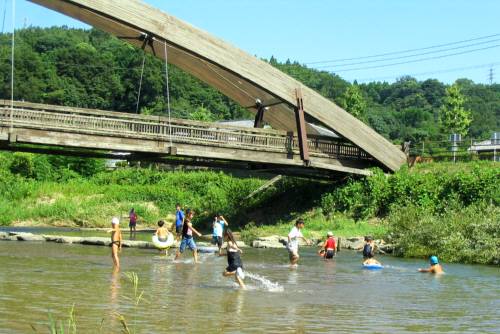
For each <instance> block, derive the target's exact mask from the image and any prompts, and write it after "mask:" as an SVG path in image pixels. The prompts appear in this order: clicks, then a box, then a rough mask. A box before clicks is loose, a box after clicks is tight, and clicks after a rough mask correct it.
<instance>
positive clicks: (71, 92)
mask: <svg viewBox="0 0 500 334" xmlns="http://www.w3.org/2000/svg"><path fill="white" fill-rule="evenodd" d="M10 52H11V51H10V35H8V34H2V35H0V59H1V60H0V78H1V79H0V80H1V81H0V98H4V99H10V95H11V92H10V67H11V63H10ZM143 54H144V53H143V51H142V50H140V49H137V48H134V47H132V46H130V45H128V44H126V43H124V42H122V41H120V40H119V39H117V38H114V37H112V36H110V35H108V34H106V33H104V32H102V31H99V30H97V29H91V30H82V29H72V28H67V27H53V28H36V27H29V28H26V29H22V30H19V31H17V32H16V49H15V64H16V66H15V79H16V80H15V88H14V98H15V99H17V100H25V101H30V102H40V103H48V104H57V105H67V106H78V107H86V108H99V109H107V110H114V111H122V112H136V105H137V97H138V90H139V82H140V77H141V72H142V61H143ZM291 57H293V56H291ZM268 61H269V62H270V63H271V64H272V65H273V66H275V67H277V68H279V69H280V70H282V71H283V72H285V73H288V74H289V75H291V76H292V77H294V78H296V79H297V80H299V81H301V82H303V83H304V84H305V85H307V86H309V87H311V88H313V89H315V90H316V91H318V92H319V93H321V94H322V95H324V96H325V97H327V98H329V99H331V100H332V101H334V102H335V103H337V104H339V105H340V106H342V107H344V108H345V109H347V110H348V111H349V112H351V113H353V114H354V115H355V116H356V117H359V118H360V119H362V120H363V121H364V122H366V123H367V124H369V125H370V126H371V127H373V128H374V129H375V130H376V131H378V132H379V133H381V134H382V135H384V136H385V137H386V138H388V139H390V140H392V141H394V142H402V141H408V140H410V141H413V142H418V141H422V140H442V139H445V138H446V137H447V136H448V134H449V133H447V132H446V131H444V130H443V129H442V124H441V122H440V116H439V113H440V110H441V109H442V108H443V104H444V103H445V101H446V98H447V89H448V88H449V87H450V85H446V84H444V83H442V82H440V81H438V80H436V79H428V80H425V81H418V80H416V79H415V78H412V77H409V76H404V77H401V78H400V79H399V80H397V81H396V82H394V83H387V82H371V83H366V84H357V83H356V82H354V83H350V82H348V81H346V80H344V79H342V78H341V77H340V76H338V75H335V74H332V73H330V72H326V71H318V70H315V69H311V68H308V67H306V66H304V65H301V64H299V63H298V62H291V61H289V60H287V61H285V62H280V61H278V60H276V59H275V58H271V59H269V60H268ZM169 68H170V72H169V73H170V76H169V78H170V96H171V101H172V115H173V117H178V118H189V119H196V120H204V121H214V120H227V119H245V118H250V117H252V115H251V114H250V113H249V112H248V111H247V110H245V109H244V108H242V107H241V106H239V105H237V104H236V103H234V102H232V101H231V100H230V99H229V98H227V97H225V96H224V95H222V94H221V93H219V92H218V91H216V90H215V89H213V88H211V87H209V86H207V85H206V84H204V83H202V82H200V81H199V80H198V79H196V78H194V77H192V76H191V75H189V74H187V73H184V72H183V71H181V70H179V69H178V68H176V67H175V66H170V67H169ZM455 86H456V87H458V89H459V91H460V93H461V94H462V95H463V97H464V103H463V107H464V109H465V110H467V111H468V112H469V113H470V116H471V123H470V125H468V128H467V131H468V135H469V136H470V137H472V138H489V137H490V136H491V133H492V132H493V131H498V130H499V129H500V84H492V85H485V84H477V83H474V82H472V81H471V80H468V79H459V80H457V82H456V83H455ZM166 100H167V99H166V80H165V74H164V64H163V62H162V61H161V60H159V59H156V58H154V57H153V56H150V55H148V56H146V59H145V66H144V75H143V80H142V89H141V94H140V100H139V108H138V109H139V110H138V111H139V112H140V113H143V114H156V115H158V114H165V112H166V110H167V108H166Z"/></svg>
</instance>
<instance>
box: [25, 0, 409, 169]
mask: <svg viewBox="0 0 500 334" xmlns="http://www.w3.org/2000/svg"><path fill="white" fill-rule="evenodd" d="M30 1H31V2H34V3H37V4H40V5H42V6H44V7H47V8H50V9H53V10H55V11H58V12H60V13H63V14H65V15H68V16H71V17H73V18H75V19H78V20H80V21H83V22H85V23H88V24H90V25H92V26H94V27H96V28H99V29H102V30H104V31H107V32H109V33H111V34H113V35H115V36H118V37H120V38H122V39H124V40H125V41H127V42H129V43H131V44H134V45H136V46H138V47H143V48H144V49H145V50H146V51H148V52H151V53H153V54H154V55H155V56H157V57H159V58H165V54H164V46H165V44H166V45H167V54H168V62H169V63H172V64H174V65H176V66H178V67H179V68H181V69H183V70H184V71H186V72H188V73H190V74H192V75H193V76H195V77H197V78H199V79H200V80H202V81H204V82H206V83H207V84H209V85H210V86H212V87H215V88H216V89H218V90H219V91H221V92H222V93H223V94H225V95H226V96H228V97H230V98H231V99H233V100H235V101H236V102H238V103H239V104H241V105H242V106H245V107H247V108H249V109H250V110H252V111H254V112H255V113H258V111H259V110H258V109H259V108H258V106H259V105H260V106H269V108H268V109H266V111H265V113H263V114H262V113H260V115H259V118H260V121H262V120H265V121H266V122H268V123H269V124H271V125H272V126H273V127H274V128H276V129H280V130H285V131H293V132H297V124H300V123H298V122H297V119H298V118H299V117H297V118H296V113H297V110H298V108H297V101H298V96H297V93H296V92H297V91H300V92H301V103H303V112H304V113H305V119H306V121H307V122H309V123H316V124H320V125H323V126H325V127H327V128H329V129H331V130H332V131H334V132H335V133H337V134H338V135H340V136H341V137H343V138H345V139H347V140H349V141H350V142H352V143H353V144H354V145H355V146H357V147H359V148H360V149H362V150H363V151H365V152H366V153H367V154H368V155H370V156H371V157H373V158H374V159H375V160H376V161H378V163H379V164H380V165H381V166H383V167H384V168H385V169H386V170H388V171H395V170H397V169H399V167H400V166H401V165H402V164H403V163H404V162H405V158H406V157H405V155H404V154H403V152H402V151H401V150H399V149H397V148H396V147H395V146H394V145H393V144H392V143H390V142H389V141H388V140H386V139H385V138H383V137H382V136H381V135H379V134H378V133H376V132H375V131H374V130H373V129H371V128H370V127H369V126H367V125H365V124H364V123H363V122H361V121H359V120H358V119H356V118H355V117H353V116H352V115H350V114H349V113H347V112H346V111H344V110H343V109H342V108H340V107H338V106H337V105H335V104H334V103H333V102H332V101H330V100H328V99H326V98H324V97H323V96H321V95H320V94H318V93H317V92H315V91H314V90H312V89H310V88H308V87H306V86H304V85H303V84H301V83H300V82H298V81H297V80H295V79H293V78H291V77H290V76H288V75H286V74H284V73H283V72H281V71H279V70H278V69H276V68H274V67H272V66H271V65H269V64H268V63H266V62H264V61H261V60H259V59H257V58H256V57H254V56H251V55H249V54H247V53H246V52H244V51H242V50H240V49H238V48H236V47H234V46H232V45H230V44H228V43H226V42H224V41H222V40H220V39H218V38H216V37H214V36H212V35H210V34H208V33H207V32H204V31H202V30H200V29H197V28H195V27H193V26H192V25H189V24H188V23H185V22H183V21H181V20H179V19H177V18H175V17H173V16H171V15H168V14H166V13H164V12H161V11H160V10H158V9H156V8H154V7H152V6H149V5H147V4H145V3H144V2H142V1H139V0H106V1H102V0H30ZM256 101H260V104H259V103H257V105H256ZM261 111H262V110H261ZM256 123H257V122H256ZM304 127H305V131H306V132H307V133H308V134H313V135H314V134H318V133H317V130H315V128H314V127H312V126H311V125H310V124H308V123H306V124H305V126H304ZM299 130H301V129H300V127H299ZM299 133H300V131H299Z"/></svg>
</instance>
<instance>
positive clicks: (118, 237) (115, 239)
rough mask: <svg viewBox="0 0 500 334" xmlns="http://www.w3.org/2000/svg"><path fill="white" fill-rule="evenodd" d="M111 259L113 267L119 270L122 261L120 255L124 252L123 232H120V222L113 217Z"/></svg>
mask: <svg viewBox="0 0 500 334" xmlns="http://www.w3.org/2000/svg"><path fill="white" fill-rule="evenodd" d="M111 227H112V228H113V229H112V230H110V231H109V232H110V233H111V257H112V258H113V265H114V267H116V268H117V269H118V268H120V259H119V258H118V253H119V252H120V251H121V250H122V232H121V230H120V220H119V219H118V218H117V217H113V219H112V220H111Z"/></svg>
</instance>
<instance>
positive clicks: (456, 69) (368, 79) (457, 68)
mask: <svg viewBox="0 0 500 334" xmlns="http://www.w3.org/2000/svg"><path fill="white" fill-rule="evenodd" d="M495 65H500V62H497V63H487V64H479V65H472V66H463V67H455V68H449V69H444V70H438V71H427V72H419V73H409V74H399V75H392V76H384V77H372V78H362V79H356V81H358V82H370V81H380V80H386V79H395V78H400V77H402V76H404V75H408V76H412V77H417V76H422V75H431V74H442V73H451V72H459V71H464V70H471V69H478V68H485V67H490V68H491V67H492V66H495Z"/></svg>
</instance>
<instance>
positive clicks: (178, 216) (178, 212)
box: [170, 203, 185, 240]
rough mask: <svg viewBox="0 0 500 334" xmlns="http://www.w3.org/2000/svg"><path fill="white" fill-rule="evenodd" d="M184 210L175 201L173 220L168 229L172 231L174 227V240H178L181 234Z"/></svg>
mask: <svg viewBox="0 0 500 334" xmlns="http://www.w3.org/2000/svg"><path fill="white" fill-rule="evenodd" d="M184 217H185V215H184V211H182V208H181V205H180V204H179V203H177V204H176V205H175V222H174V223H172V226H171V227H170V229H171V230H172V231H173V230H174V228H175V240H179V239H180V238H181V236H182V224H183V223H184Z"/></svg>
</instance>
